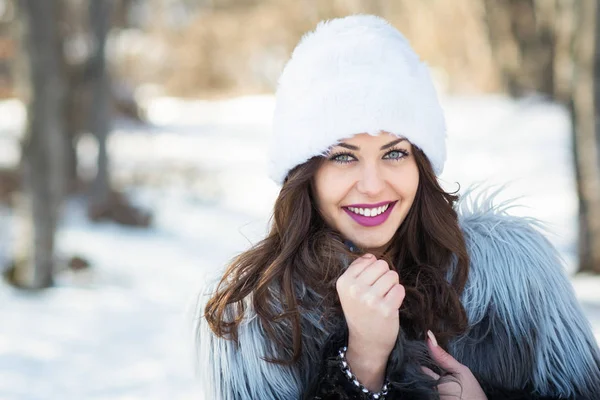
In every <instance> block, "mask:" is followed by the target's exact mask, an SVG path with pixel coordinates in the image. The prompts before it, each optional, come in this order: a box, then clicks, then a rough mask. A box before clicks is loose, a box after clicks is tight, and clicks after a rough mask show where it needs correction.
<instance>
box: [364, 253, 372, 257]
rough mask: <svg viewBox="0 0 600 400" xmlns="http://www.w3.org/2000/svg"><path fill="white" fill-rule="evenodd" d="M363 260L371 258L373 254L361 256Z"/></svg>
mask: <svg viewBox="0 0 600 400" xmlns="http://www.w3.org/2000/svg"><path fill="white" fill-rule="evenodd" d="M363 257H364V258H373V254H370V253H367V254H364V255H363Z"/></svg>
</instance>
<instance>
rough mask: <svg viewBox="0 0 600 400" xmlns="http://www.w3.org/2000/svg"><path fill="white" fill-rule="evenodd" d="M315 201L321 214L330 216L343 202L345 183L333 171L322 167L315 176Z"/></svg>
mask: <svg viewBox="0 0 600 400" xmlns="http://www.w3.org/2000/svg"><path fill="white" fill-rule="evenodd" d="M314 186H315V195H316V196H315V197H316V198H315V200H316V202H317V205H318V207H319V209H320V210H321V212H322V213H324V214H332V213H335V212H336V211H337V209H339V208H340V205H341V203H342V201H343V200H344V195H345V193H346V190H345V187H346V185H345V182H344V180H343V179H341V177H340V176H338V174H336V173H335V171H332V170H330V169H328V168H325V167H322V169H321V170H319V171H318V172H317V174H316V175H315V181H314Z"/></svg>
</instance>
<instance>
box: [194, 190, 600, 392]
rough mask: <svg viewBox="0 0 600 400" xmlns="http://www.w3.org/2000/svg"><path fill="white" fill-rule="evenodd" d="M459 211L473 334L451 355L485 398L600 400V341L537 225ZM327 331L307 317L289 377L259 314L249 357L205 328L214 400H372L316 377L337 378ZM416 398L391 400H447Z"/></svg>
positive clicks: (495, 213)
mask: <svg viewBox="0 0 600 400" xmlns="http://www.w3.org/2000/svg"><path fill="white" fill-rule="evenodd" d="M457 211H458V212H459V223H460V226H461V229H462V231H463V234H464V236H465V240H466V243H467V249H468V251H469V254H470V258H471V266H470V271H469V280H468V282H467V286H466V287H465V291H464V293H463V296H462V303H463V306H464V308H465V309H466V312H467V315H468V319H469V326H470V327H469V329H468V331H467V332H466V333H465V334H464V335H462V336H460V337H458V338H456V339H455V340H454V341H453V342H452V343H451V344H450V347H449V351H450V353H451V354H452V355H453V356H454V357H455V358H456V359H457V360H458V361H459V362H461V363H462V364H464V365H466V366H467V367H469V369H470V370H471V371H472V372H473V374H474V375H475V376H476V377H477V379H478V380H479V382H480V384H481V385H482V387H483V388H484V391H485V390H486V388H495V389H493V390H492V389H490V391H489V392H488V391H486V394H488V398H489V399H492V398H498V399H500V398H502V399H509V398H511V399H517V398H519V399H526V398H539V399H541V398H555V399H590V400H592V399H600V352H599V350H598V346H597V343H596V340H595V338H594V336H593V334H592V330H591V327H590V325H589V323H588V321H587V320H586V318H585V316H584V315H583V313H582V310H581V308H580V306H579V304H578V302H577V300H576V298H575V295H574V292H573V289H572V287H571V284H570V282H569V280H568V278H567V277H566V275H565V273H564V272H563V269H562V265H561V262H560V259H559V256H558V254H557V253H556V250H555V249H554V248H553V247H552V245H551V244H550V243H549V242H548V241H547V240H546V238H545V237H544V236H543V235H542V234H541V233H539V232H538V230H537V229H535V227H536V225H537V222H536V221H534V220H532V219H526V218H522V217H514V216H510V215H508V214H507V213H506V210H505V209H504V208H502V207H496V206H492V204H491V203H489V202H484V203H483V204H481V203H480V204H475V203H471V204H467V202H465V201H462V202H461V204H460V205H459V206H458V207H457ZM205 295H206V296H208V295H210V289H209V290H207V291H206V292H205ZM306 295H310V291H309V290H308V289H306ZM205 299H206V298H205ZM200 304H203V302H202V301H201V302H200ZM248 304H250V303H248ZM199 309H200V310H203V306H201V307H199ZM317 321H318V310H315V313H314V314H313V313H308V312H307V313H306V314H305V315H303V318H302V329H303V334H304V335H305V343H303V346H304V347H303V349H304V355H303V358H302V360H301V362H300V363H299V364H298V365H296V366H294V367H282V366H279V365H275V364H272V363H268V362H266V361H263V360H262V359H261V357H263V356H265V355H267V354H272V353H271V352H272V351H274V347H273V346H272V345H271V344H270V343H269V342H268V341H267V340H266V335H265V333H264V332H263V330H262V328H261V326H260V324H259V322H258V318H257V317H256V316H255V315H254V314H253V313H252V309H251V308H247V315H246V318H245V321H244V322H243V324H242V325H241V327H240V330H239V347H236V345H235V344H234V343H233V342H231V341H227V340H223V339H220V338H217V337H215V336H214V334H213V333H212V331H211V330H210V329H209V328H208V326H207V324H206V321H205V320H204V319H203V318H200V320H199V325H198V327H197V337H196V340H197V345H198V346H197V348H198V351H199V353H198V357H199V363H198V373H199V376H200V379H201V385H202V386H201V388H202V391H203V393H204V395H205V398H206V400H238V399H260V400H271V399H278V400H288V399H300V398H303V397H304V398H307V397H308V398H314V399H319V398H323V399H324V398H330V399H334V398H335V399H346V398H348V399H353V398H357V399H360V398H362V397H360V393H347V394H339V393H345V391H349V390H350V389H347V388H345V387H337V386H340V385H341V384H338V383H336V382H338V381H336V379H337V378H335V377H333V378H331V377H326V378H327V379H326V380H327V382H325V383H323V384H321V383H319V382H322V381H323V376H320V377H319V376H315V374H317V375H318V374H328V373H329V372H327V368H325V367H324V363H326V362H327V354H325V353H324V352H323V349H326V348H327V347H328V341H330V340H331V334H332V332H331V330H332V327H330V326H322V325H321V324H320V323H318V322H317ZM402 360H403V359H402V358H395V359H394V358H392V361H391V362H395V363H397V364H400V363H402V362H403V361H402ZM406 362H407V363H408V362H409V361H406ZM388 366H389V364H388ZM392 367H393V368H396V367H397V368H398V370H399V371H404V372H403V373H404V378H402V374H400V378H398V379H399V380H401V379H406V376H407V375H406V374H407V370H406V369H405V368H404V369H403V367H402V366H400V365H395V366H392ZM333 368H334V369H335V367H333ZM388 368H389V367H388ZM319 379H320V380H319ZM315 382H316V383H315ZM332 382H333V383H332ZM340 382H341V380H340ZM399 384H402V382H399ZM319 385H321V386H323V385H329V386H330V387H334V388H333V389H331V388H329V389H327V390H324V389H322V388H321V389H320V388H319ZM342 386H343V385H342ZM405 387H407V386H406V385H405ZM309 388H310V389H309ZM309 391H310V393H308V392H309ZM409 392H410V391H407V392H406V393H407V394H406V395H405V396H404V395H403V396H397V397H393V396H392V397H391V398H402V399H409V398H435V397H436V396H437V395H435V394H434V395H433V396H432V397H428V396H426V395H425V394H423V395H422V396H419V395H413V396H412V397H411V395H409ZM319 393H327V395H320V394H319ZM334 393H338V395H335V394H334ZM397 393H401V392H397ZM414 393H416V392H414ZM414 393H413V394H414ZM423 393H426V391H425V392H423ZM515 393H516V395H515ZM388 398H390V397H389V396H388Z"/></svg>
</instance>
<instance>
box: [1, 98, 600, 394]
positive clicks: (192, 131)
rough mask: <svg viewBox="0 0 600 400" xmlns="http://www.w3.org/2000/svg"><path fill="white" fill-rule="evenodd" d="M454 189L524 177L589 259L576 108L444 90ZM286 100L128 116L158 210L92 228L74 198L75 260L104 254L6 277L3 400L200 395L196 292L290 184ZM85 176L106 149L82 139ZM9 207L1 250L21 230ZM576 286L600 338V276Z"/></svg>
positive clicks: (130, 186)
mask: <svg viewBox="0 0 600 400" xmlns="http://www.w3.org/2000/svg"><path fill="white" fill-rule="evenodd" d="M444 106H445V109H446V111H447V119H448V125H449V141H448V155H449V157H448V162H447V164H446V169H445V171H444V174H443V175H442V177H441V178H442V181H443V184H444V186H445V187H446V188H447V189H449V190H455V189H457V186H456V182H459V183H460V185H461V192H462V191H464V189H465V188H466V187H468V186H469V185H471V184H474V183H481V184H484V185H494V184H495V185H498V184H505V183H509V185H508V186H507V187H506V189H505V190H504V191H503V192H502V193H501V194H500V195H499V197H498V200H499V201H501V200H505V199H508V198H514V197H520V196H523V197H522V198H521V199H519V200H518V201H517V203H518V204H521V205H523V207H519V208H515V209H513V211H512V212H513V213H515V214H520V215H530V216H534V217H537V218H539V219H541V220H542V221H545V222H546V223H547V224H548V229H549V231H550V232H551V233H552V234H551V236H550V239H551V241H552V242H553V243H554V244H555V245H556V246H557V247H558V249H559V250H560V252H561V254H562V256H563V257H564V259H565V261H566V266H567V269H568V271H572V270H573V266H574V265H575V263H576V243H575V238H576V226H575V221H576V206H577V199H576V196H575V185H574V181H573V169H572V157H571V145H570V139H569V131H570V127H569V122H568V118H567V115H566V112H565V110H564V109H563V108H562V107H559V106H557V105H553V104H548V103H545V102H543V101H542V100H541V99H538V98H530V99H527V100H522V101H513V100H509V99H506V98H504V97H501V96H487V97H460V98H458V97H453V98H447V99H444ZM272 109H273V98H272V97H270V96H260V97H245V98H238V99H232V100H229V101H220V102H205V101H195V102H191V101H181V100H177V99H166V98H162V99H157V100H154V101H152V102H151V103H149V104H148V115H149V117H150V119H151V120H152V122H153V123H154V126H153V127H152V128H141V127H137V126H132V125H129V124H126V123H119V124H117V130H116V131H115V133H114V134H113V135H112V137H111V139H110V142H109V148H110V154H111V157H112V159H111V169H112V173H113V176H114V179H115V181H116V182H117V183H118V184H119V185H122V186H123V187H126V189H127V191H128V192H129V194H130V195H131V196H132V197H133V198H134V199H135V201H136V202H137V203H138V204H141V205H144V206H146V207H148V208H150V209H151V210H152V212H153V213H154V224H153V227H152V228H151V229H149V230H143V229H135V228H127V227H121V226H117V225H114V224H112V223H101V224H91V223H89V222H88V221H87V220H86V219H85V217H84V205H83V199H81V198H75V199H71V200H70V201H69V202H68V204H66V206H65V211H64V218H63V222H62V224H61V227H60V231H59V233H58V249H59V255H60V256H62V257H67V256H72V255H81V256H83V257H84V258H86V259H88V260H90V261H91V262H92V268H91V269H89V270H87V271H84V272H68V271H64V272H61V273H60V274H59V275H58V285H57V287H56V288H52V289H50V290H47V291H45V292H43V293H39V294H29V293H22V292H18V291H15V290H13V289H12V288H10V287H8V286H6V285H5V284H4V283H0V400H8V399H10V400H12V399H27V400H33V399H35V400H38V399H61V400H66V399H115V400H116V399H119V400H126V399H127V400H129V399H145V400H150V399H192V398H193V399H198V398H199V397H200V394H199V388H198V387H197V386H196V384H195V382H194V377H193V375H194V365H193V350H192V342H191V326H192V314H193V312H192V310H193V308H194V299H195V294H196V293H197V291H198V289H199V288H200V287H201V285H202V283H203V281H204V278H205V276H206V275H207V274H209V273H214V271H216V270H217V269H219V268H221V267H222V266H223V265H224V264H225V263H226V262H227V261H228V260H229V259H230V258H232V257H233V256H234V255H235V254H236V253H237V252H240V251H242V250H243V249H245V248H246V247H248V244H249V242H254V241H256V240H258V239H259V238H260V237H261V236H262V235H263V234H264V231H265V229H266V226H267V221H268V217H269V212H270V210H271V206H272V203H273V200H274V198H275V196H276V195H277V191H278V187H277V186H276V185H275V184H274V183H272V182H271V181H270V180H269V179H268V177H267V175H266V158H265V155H266V149H267V139H268V137H269V134H270V129H269V118H270V115H271V112H272ZM23 117H24V113H23V110H22V105H21V104H20V103H17V102H3V103H0V166H1V165H6V164H12V163H14V162H16V160H17V159H18V151H17V147H16V143H15V138H16V137H18V133H17V132H18V131H19V129H20V126H21V124H22V122H23ZM79 152H80V155H81V157H82V160H83V163H82V166H81V169H82V173H83V174H91V173H93V165H94V158H95V153H96V148H95V144H94V142H93V140H91V139H90V138H84V140H82V142H81V143H80V146H79ZM15 226H16V224H15V217H14V215H12V214H11V212H10V211H9V210H7V209H5V208H0V260H2V258H3V257H4V258H6V257H7V254H8V252H9V250H10V247H11V246H12V241H14V239H15V237H17V235H18V230H17V229H16V228H15ZM573 284H574V287H575V289H576V292H577V295H578V297H579V299H580V301H581V303H582V305H583V306H584V309H585V311H586V313H587V315H588V317H589V319H590V321H591V322H592V324H593V326H594V330H595V333H596V336H597V338H600V290H599V289H600V280H599V279H598V278H592V277H586V276H577V277H575V278H573Z"/></svg>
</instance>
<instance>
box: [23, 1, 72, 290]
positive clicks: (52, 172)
mask: <svg viewBox="0 0 600 400" xmlns="http://www.w3.org/2000/svg"><path fill="white" fill-rule="evenodd" d="M17 3H18V5H19V7H20V11H21V15H22V19H23V22H24V28H25V29H24V41H23V42H24V44H25V46H26V48H27V50H28V51H27V56H28V61H29V64H28V65H29V73H30V92H31V93H30V101H29V104H28V125H27V132H26V136H25V140H24V142H23V153H22V157H23V158H22V162H23V176H24V182H23V188H24V195H23V200H22V202H21V206H22V207H24V209H25V211H26V214H27V216H28V217H29V218H28V227H27V228H26V229H27V230H28V231H29V232H30V233H31V235H30V236H29V237H28V238H27V239H25V240H26V241H27V243H28V245H27V246H26V253H25V254H21V255H19V254H17V258H16V260H15V273H14V279H15V281H16V283H17V284H18V285H20V286H23V287H26V288H31V289H40V288H44V287H48V286H51V285H52V283H53V279H52V272H53V269H54V233H55V230H56V226H57V221H58V216H59V208H60V204H61V201H62V196H63V193H64V183H65V179H64V178H65V171H64V148H65V147H64V146H65V142H64V132H63V99H64V77H63V71H62V70H61V63H60V56H59V52H60V51H61V48H60V47H61V45H60V41H59V35H58V29H59V27H58V12H59V9H58V8H59V2H58V0H43V1H40V0H22V1H19V2H17Z"/></svg>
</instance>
